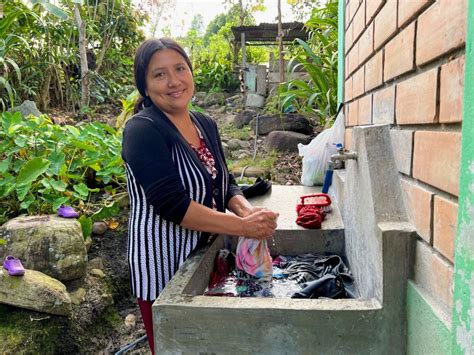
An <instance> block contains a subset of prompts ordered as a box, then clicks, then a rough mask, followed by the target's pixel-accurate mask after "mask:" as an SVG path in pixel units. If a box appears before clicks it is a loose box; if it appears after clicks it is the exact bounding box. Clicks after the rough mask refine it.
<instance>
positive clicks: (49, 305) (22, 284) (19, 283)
mask: <svg viewBox="0 0 474 355" xmlns="http://www.w3.org/2000/svg"><path fill="white" fill-rule="evenodd" d="M0 303H5V304H9V305H12V306H15V307H20V308H26V309H31V310H34V311H39V312H45V313H49V314H56V315H61V316H67V315H68V314H69V313H70V312H71V298H70V297H69V294H68V292H67V291H66V286H64V284H62V283H61V282H60V281H58V280H56V279H53V278H52V277H49V276H48V275H45V274H43V273H42V272H39V271H35V270H29V269H26V270H25V274H24V275H23V276H9V275H8V273H7V272H6V270H0Z"/></svg>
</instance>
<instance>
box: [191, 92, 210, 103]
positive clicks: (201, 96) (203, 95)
mask: <svg viewBox="0 0 474 355" xmlns="http://www.w3.org/2000/svg"><path fill="white" fill-rule="evenodd" d="M206 96H207V92H205V91H197V92H195V93H194V99H195V100H199V101H204V99H205V98H206Z"/></svg>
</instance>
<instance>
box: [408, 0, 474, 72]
mask: <svg viewBox="0 0 474 355" xmlns="http://www.w3.org/2000/svg"><path fill="white" fill-rule="evenodd" d="M466 12H467V0H455V1H453V0H439V1H437V2H436V3H435V4H433V5H432V6H431V7H429V8H428V9H427V10H426V11H425V12H424V13H423V14H421V15H420V17H419V18H418V29H417V35H416V64H417V65H422V64H425V63H427V62H429V61H431V60H433V59H435V58H438V57H440V56H441V55H443V54H444V53H447V52H449V51H451V50H453V49H455V48H458V47H461V46H463V45H464V42H465V38H466Z"/></svg>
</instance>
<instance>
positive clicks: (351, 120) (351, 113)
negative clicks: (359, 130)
mask: <svg viewBox="0 0 474 355" xmlns="http://www.w3.org/2000/svg"><path fill="white" fill-rule="evenodd" d="M358 111H359V101H357V100H355V101H353V102H351V103H350V104H349V109H348V115H347V117H346V122H347V125H346V126H356V125H357V115H358V114H359V112H358Z"/></svg>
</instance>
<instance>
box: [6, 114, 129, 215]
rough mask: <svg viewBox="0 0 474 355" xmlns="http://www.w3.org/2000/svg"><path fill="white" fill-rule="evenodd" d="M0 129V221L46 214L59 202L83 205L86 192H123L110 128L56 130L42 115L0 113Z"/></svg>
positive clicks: (116, 138)
mask: <svg viewBox="0 0 474 355" xmlns="http://www.w3.org/2000/svg"><path fill="white" fill-rule="evenodd" d="M1 118H2V125H1V127H0V158H1V162H0V207H1V208H0V209H1V210H2V211H6V213H5V215H3V216H1V217H2V218H10V217H14V216H17V215H18V214H19V213H23V212H27V213H29V214H39V213H50V212H53V211H55V210H56V209H57V208H58V207H59V206H60V205H61V204H83V203H84V202H87V201H89V200H90V198H91V193H94V192H99V191H102V190H105V189H106V190H107V192H108V193H109V194H115V193H117V192H120V191H124V190H125V171H124V167H123V161H122V159H121V156H120V152H121V139H120V137H119V136H118V134H117V131H115V129H113V128H111V127H109V126H107V125H104V124H101V123H98V122H93V123H88V124H83V125H81V126H79V127H74V126H57V125H54V124H53V123H52V121H51V120H50V119H49V118H48V117H47V116H45V115H43V116H41V117H33V116H30V118H26V119H25V118H23V117H22V116H21V114H20V113H19V112H16V113H13V114H12V113H9V112H4V113H3V114H2V116H1Z"/></svg>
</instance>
